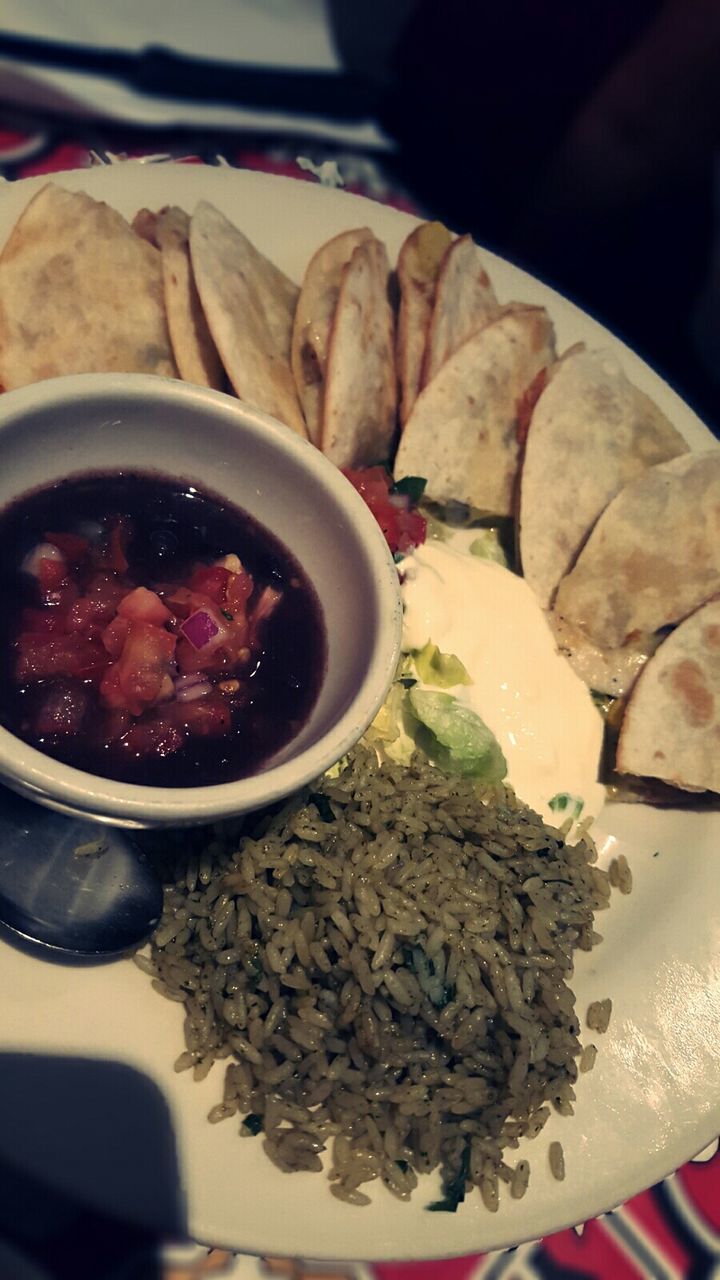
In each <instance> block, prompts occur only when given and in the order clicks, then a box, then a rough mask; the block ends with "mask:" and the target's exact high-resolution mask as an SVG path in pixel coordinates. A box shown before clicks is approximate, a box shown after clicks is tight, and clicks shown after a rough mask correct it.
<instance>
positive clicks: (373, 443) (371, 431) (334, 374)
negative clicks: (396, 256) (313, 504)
mask: <svg viewBox="0 0 720 1280" xmlns="http://www.w3.org/2000/svg"><path fill="white" fill-rule="evenodd" d="M389 276H390V266H389V263H388V256H387V252H386V249H385V246H384V245H383V244H381V242H380V241H379V240H376V239H375V238H374V237H373V238H372V239H370V240H363V242H362V243H361V244H359V245H358V246H357V248H356V249H355V250H354V252H353V255H352V257H351V259H350V261H349V262H348V263H347V264H346V266H345V267H344V269H343V273H342V283H341V285H340V292H339V294H338V300H337V306H336V308H335V315H334V317H333V322H332V328H331V331H330V341H329V345H328V356H327V365H326V374H325V394H324V397H323V411H322V429H321V448H322V451H323V453H324V454H325V455H326V456H327V457H328V458H329V459H330V461H331V462H334V463H335V464H336V466H338V467H358V466H366V465H369V464H371V463H374V462H383V461H384V460H385V459H386V458H387V457H389V454H390V450H391V447H392V443H393V438H394V435H395V419H396V412H397V383H396V380H395V359H394V349H395V332H394V319H393V313H392V308H391V306H390V302H389V300H388V282H389Z"/></svg>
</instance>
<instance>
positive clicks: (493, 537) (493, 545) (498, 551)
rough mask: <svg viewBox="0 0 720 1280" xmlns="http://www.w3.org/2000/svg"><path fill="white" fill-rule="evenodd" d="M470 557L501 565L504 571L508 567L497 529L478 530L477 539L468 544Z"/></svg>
mask: <svg viewBox="0 0 720 1280" xmlns="http://www.w3.org/2000/svg"><path fill="white" fill-rule="evenodd" d="M470 555H471V556H478V557H479V558H480V559H481V560H492V561H493V562H494V563H495V564H501V565H502V566H503V568H504V569H507V567H508V559H507V556H506V555H505V552H504V550H503V546H502V543H501V541H500V533H499V531H498V530H497V529H480V530H479V531H478V536H477V538H475V540H474V541H473V542H471V543H470Z"/></svg>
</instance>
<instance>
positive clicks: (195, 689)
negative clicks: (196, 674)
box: [177, 680, 212, 702]
mask: <svg viewBox="0 0 720 1280" xmlns="http://www.w3.org/2000/svg"><path fill="white" fill-rule="evenodd" d="M209 693H212V685H211V683H210V681H209V680H201V681H200V682H199V683H198V684H189V685H188V684H186V685H183V687H182V688H180V689H178V691H177V700H178V702H195V701H196V700H197V699H198V698H206V697H207V695H208V694H209Z"/></svg>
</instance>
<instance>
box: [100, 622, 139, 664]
mask: <svg viewBox="0 0 720 1280" xmlns="http://www.w3.org/2000/svg"><path fill="white" fill-rule="evenodd" d="M131 625H132V624H131V622H130V619H129V618H121V617H120V615H119V614H116V616H115V617H114V618H113V620H112V622H110V623H109V624H108V626H107V627H106V628H105V630H104V631H103V633H102V642H103V645H104V646H105V649H106V650H107V652H108V653H109V654H110V657H111V658H113V659H117V658H119V657H120V654H121V653H122V651H123V646H124V644H125V641H126V640H127V638H128V632H129V630H130V627H131Z"/></svg>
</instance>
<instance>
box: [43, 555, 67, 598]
mask: <svg viewBox="0 0 720 1280" xmlns="http://www.w3.org/2000/svg"><path fill="white" fill-rule="evenodd" d="M66 577H67V564H66V563H65V561H64V560H51V559H50V558H49V557H48V556H43V557H42V558H41V559H40V560H38V563H37V580H38V582H39V583H40V589H41V591H43V592H45V593H47V592H49V591H58V590H59V589H60V587H61V586H62V585H63V583H64V582H65V579H66Z"/></svg>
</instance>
